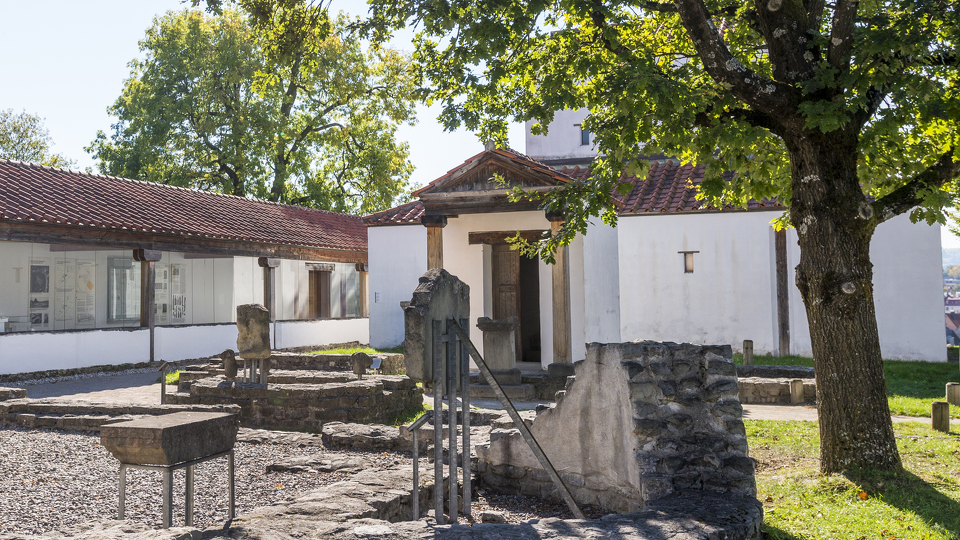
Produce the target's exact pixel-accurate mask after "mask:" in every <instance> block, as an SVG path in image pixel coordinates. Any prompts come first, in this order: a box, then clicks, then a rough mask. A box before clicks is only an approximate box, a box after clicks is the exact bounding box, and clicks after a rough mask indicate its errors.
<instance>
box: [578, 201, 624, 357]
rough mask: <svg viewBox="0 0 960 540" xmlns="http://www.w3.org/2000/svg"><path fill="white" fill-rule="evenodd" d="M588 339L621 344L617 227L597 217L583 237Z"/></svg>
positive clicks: (585, 337)
mask: <svg viewBox="0 0 960 540" xmlns="http://www.w3.org/2000/svg"><path fill="white" fill-rule="evenodd" d="M583 275H584V309H583V313H584V341H586V342H587V343H591V342H597V343H619V342H620V341H622V340H621V339H620V258H619V252H618V249H617V229H615V228H614V227H611V226H609V225H607V224H605V223H603V222H602V221H600V220H599V219H597V218H595V220H594V223H592V224H591V225H590V226H589V228H588V229H587V235H586V236H585V237H584V238H583Z"/></svg>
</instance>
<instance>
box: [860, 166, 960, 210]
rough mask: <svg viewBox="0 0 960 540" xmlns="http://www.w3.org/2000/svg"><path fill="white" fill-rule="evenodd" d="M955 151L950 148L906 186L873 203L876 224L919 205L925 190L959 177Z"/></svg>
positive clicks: (936, 187)
mask: <svg viewBox="0 0 960 540" xmlns="http://www.w3.org/2000/svg"><path fill="white" fill-rule="evenodd" d="M955 150H956V148H951V149H950V150H948V151H947V152H946V153H944V154H943V155H942V156H940V159H938V160H937V161H935V162H934V163H933V165H930V167H928V168H927V169H926V170H925V171H923V172H921V173H919V174H918V175H916V176H915V177H913V178H912V179H911V180H910V181H909V182H907V183H906V185H904V186H902V187H900V188H898V189H896V190H894V191H892V192H890V193H888V194H886V195H884V196H883V197H881V198H879V199H877V200H876V201H874V202H873V211H874V215H875V216H877V223H882V222H884V221H887V220H888V219H890V218H892V217H894V216H898V215H900V214H903V213H904V212H908V211H909V210H910V209H911V208H913V207H915V206H918V205H920V204H921V203H922V202H923V197H922V192H923V191H924V190H925V189H939V188H940V187H942V186H943V185H944V184H946V183H947V182H950V181H952V180H954V179H956V178H957V177H960V161H956V160H954V157H953V156H954V151H955Z"/></svg>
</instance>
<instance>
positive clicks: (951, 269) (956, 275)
mask: <svg viewBox="0 0 960 540" xmlns="http://www.w3.org/2000/svg"><path fill="white" fill-rule="evenodd" d="M943 277H945V278H951V279H960V265H957V264H951V265H950V266H947V267H946V268H945V269H944V270H943Z"/></svg>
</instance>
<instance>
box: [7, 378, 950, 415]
mask: <svg viewBox="0 0 960 540" xmlns="http://www.w3.org/2000/svg"><path fill="white" fill-rule="evenodd" d="M158 377H159V374H158V373H156V372H148V373H124V374H120V375H105V376H101V377H90V378H86V379H73V380H68V381H61V382H56V383H47V384H35V385H29V386H25V387H24V388H26V389H27V397H30V398H65V399H82V400H86V401H96V402H101V403H129V404H131V405H159V404H160V383H158V382H157V378H158ZM424 403H429V404H430V405H433V396H427V395H425V396H424ZM544 403H549V402H548V401H518V402H514V406H515V407H516V408H517V409H518V410H531V409H535V408H536V407H537V405H540V404H544ZM470 404H471V405H472V406H474V407H482V408H487V409H502V408H503V407H502V406H501V405H500V402H499V401H497V400H495V399H474V400H471V401H470ZM743 418H744V419H745V420H809V421H813V422H816V421H817V409H816V407H812V406H809V405H807V406H804V405H799V406H794V405H759V404H745V405H743ZM893 421H894V422H930V418H929V417H912V416H894V417H893ZM950 422H951V423H952V424H960V419H957V418H954V419H951V421H950Z"/></svg>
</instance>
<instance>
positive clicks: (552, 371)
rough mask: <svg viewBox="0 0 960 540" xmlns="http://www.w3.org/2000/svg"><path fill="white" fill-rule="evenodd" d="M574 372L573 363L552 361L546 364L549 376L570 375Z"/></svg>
mask: <svg viewBox="0 0 960 540" xmlns="http://www.w3.org/2000/svg"><path fill="white" fill-rule="evenodd" d="M576 373H577V372H576V370H575V369H574V367H573V364H557V363H556V362H554V363H553V364H550V365H548V366H547V375H549V376H551V377H571V376H573V375H575V374H576Z"/></svg>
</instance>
